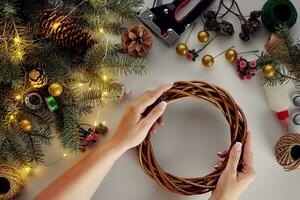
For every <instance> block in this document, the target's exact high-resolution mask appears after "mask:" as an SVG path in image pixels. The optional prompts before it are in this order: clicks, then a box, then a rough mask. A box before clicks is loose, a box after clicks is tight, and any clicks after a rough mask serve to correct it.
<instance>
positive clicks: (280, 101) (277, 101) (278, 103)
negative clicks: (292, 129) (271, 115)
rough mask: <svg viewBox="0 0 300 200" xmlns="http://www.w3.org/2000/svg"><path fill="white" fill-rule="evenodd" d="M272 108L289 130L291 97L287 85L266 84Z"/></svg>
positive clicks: (284, 127)
mask: <svg viewBox="0 0 300 200" xmlns="http://www.w3.org/2000/svg"><path fill="white" fill-rule="evenodd" d="M264 88H265V92H266V96H267V99H268V102H269V105H270V108H271V109H272V110H273V111H274V112H275V113H276V116H277V118H278V120H279V122H280V125H281V126H282V128H283V129H284V130H286V131H287V130H288V118H289V112H288V108H289V106H290V99H289V95H288V90H287V87H286V86H285V85H276V86H264Z"/></svg>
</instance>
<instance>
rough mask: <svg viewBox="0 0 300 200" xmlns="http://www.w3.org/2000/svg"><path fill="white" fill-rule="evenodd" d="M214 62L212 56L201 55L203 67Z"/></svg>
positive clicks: (209, 65)
mask: <svg viewBox="0 0 300 200" xmlns="http://www.w3.org/2000/svg"><path fill="white" fill-rule="evenodd" d="M214 62H215V59H214V57H212V56H211V55H205V56H203V57H202V64H203V65H204V66H205V67H211V66H212V65H213V64H214Z"/></svg>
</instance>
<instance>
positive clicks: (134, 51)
mask: <svg viewBox="0 0 300 200" xmlns="http://www.w3.org/2000/svg"><path fill="white" fill-rule="evenodd" d="M121 40H122V46H123V49H124V51H125V52H126V53H128V54H129V55H131V56H136V57H143V56H145V55H146V54H147V53H148V52H149V50H150V48H151V46H152V43H153V38H152V35H151V33H150V31H149V30H148V29H147V28H146V27H145V26H143V25H141V24H133V25H131V26H130V27H129V28H128V29H127V31H125V32H123V33H122V34H121Z"/></svg>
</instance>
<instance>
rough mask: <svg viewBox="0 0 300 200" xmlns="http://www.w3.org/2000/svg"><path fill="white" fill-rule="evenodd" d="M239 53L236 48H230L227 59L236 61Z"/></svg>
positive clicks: (226, 54)
mask: <svg viewBox="0 0 300 200" xmlns="http://www.w3.org/2000/svg"><path fill="white" fill-rule="evenodd" d="M237 56H238V53H237V52H236V50H234V49H228V50H227V51H226V52H225V58H226V60H228V61H229V62H234V61H235V60H236V59H237Z"/></svg>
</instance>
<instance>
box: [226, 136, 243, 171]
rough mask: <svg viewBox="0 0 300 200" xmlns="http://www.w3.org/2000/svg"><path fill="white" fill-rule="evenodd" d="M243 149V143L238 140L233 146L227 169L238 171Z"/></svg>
mask: <svg viewBox="0 0 300 200" xmlns="http://www.w3.org/2000/svg"><path fill="white" fill-rule="evenodd" d="M241 151H242V143H240V142H236V143H235V144H234V145H233V147H232V148H231V151H230V154H229V159H228V162H227V166H226V169H225V170H228V171H230V172H232V173H236V172H237V167H238V165H239V161H240V157H241Z"/></svg>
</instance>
